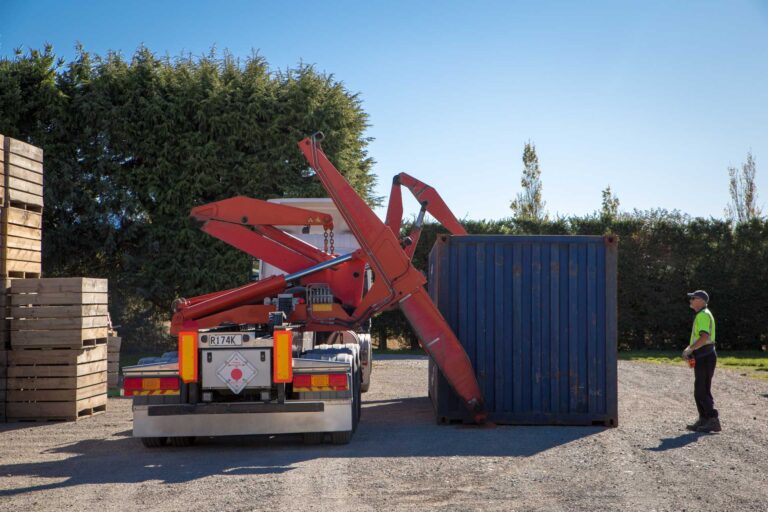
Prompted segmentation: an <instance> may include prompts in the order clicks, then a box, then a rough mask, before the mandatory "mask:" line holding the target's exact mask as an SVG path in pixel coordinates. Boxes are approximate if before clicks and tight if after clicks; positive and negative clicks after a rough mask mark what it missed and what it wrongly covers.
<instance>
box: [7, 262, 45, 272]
mask: <svg viewBox="0 0 768 512" xmlns="http://www.w3.org/2000/svg"><path fill="white" fill-rule="evenodd" d="M2 267H3V272H5V273H6V274H9V273H11V272H34V273H36V274H40V273H41V272H42V267H41V265H40V262H34V261H17V260H6V261H5V262H3V264H2Z"/></svg>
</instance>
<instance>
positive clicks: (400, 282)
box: [299, 133, 487, 422]
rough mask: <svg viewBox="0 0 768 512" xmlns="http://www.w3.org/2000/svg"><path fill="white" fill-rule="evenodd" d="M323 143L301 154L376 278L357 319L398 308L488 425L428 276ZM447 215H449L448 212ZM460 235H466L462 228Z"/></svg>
mask: <svg viewBox="0 0 768 512" xmlns="http://www.w3.org/2000/svg"><path fill="white" fill-rule="evenodd" d="M320 140H322V134H319V133H318V134H316V135H314V136H312V137H311V138H310V137H308V138H306V139H304V140H302V141H301V142H299V148H300V149H301V151H302V152H303V153H304V156H305V157H306V159H307V161H308V162H309V164H310V166H311V167H312V168H313V169H314V170H315V172H316V173H317V176H318V177H319V178H320V181H321V182H322V184H323V187H324V188H325V190H326V191H327V192H328V195H330V196H331V198H332V199H333V202H334V203H335V204H336V207H337V208H338V209H339V213H341V215H342V217H344V220H346V222H347V225H348V226H349V228H350V230H351V231H352V233H353V234H354V236H355V238H356V239H357V241H358V242H359V243H360V247H361V249H362V251H363V252H364V253H365V256H366V259H367V260H368V263H369V264H370V265H371V268H372V269H373V271H374V273H375V276H376V279H375V280H374V283H373V286H372V287H371V290H370V291H369V292H368V294H367V295H366V296H365V297H364V298H363V301H362V303H361V304H360V305H359V306H358V307H357V309H355V311H354V313H353V314H352V317H353V319H354V320H355V321H362V320H363V319H367V318H370V316H372V315H373V314H374V313H376V312H378V311H381V310H383V309H384V308H386V307H388V306H389V305H392V304H394V303H399V304H400V307H401V309H402V310H403V313H405V316H406V318H407V319H408V321H409V323H410V324H411V325H412V326H413V328H414V330H415V331H416V334H417V336H418V337H419V341H420V342H421V346H422V348H423V349H424V350H425V351H426V352H427V353H428V354H429V355H430V356H431V357H432V359H433V360H434V361H435V363H436V364H437V365H438V367H439V368H440V369H441V370H442V372H443V374H444V375H445V377H446V380H448V382H449V383H450V384H451V386H452V387H453V389H454V390H455V391H456V393H457V394H458V395H459V396H460V397H461V398H462V400H463V401H464V403H465V405H466V406H467V408H468V409H469V410H470V411H472V413H473V414H474V418H475V420H476V421H478V422H482V421H484V420H485V418H486V416H487V413H486V412H485V407H484V404H483V397H482V393H481V391H480V386H479V384H478V382H477V379H476V378H475V373H474V370H473V369H472V363H471V362H470V360H469V357H467V354H466V352H465V351H464V348H463V347H462V346H461V343H459V340H458V339H457V338H456V335H454V334H453V331H451V328H450V326H448V324H447V323H446V321H445V319H444V318H443V316H442V315H441V314H440V311H439V310H438V309H437V306H435V304H434V303H433V302H432V301H431V299H430V298H429V295H427V292H426V290H425V289H424V284H425V282H426V281H425V279H424V276H423V275H422V274H421V272H419V271H418V270H417V269H416V268H415V267H414V266H413V264H412V263H411V260H410V258H409V257H408V255H406V253H405V252H404V251H403V249H402V248H401V247H400V243H399V241H398V239H397V236H396V235H395V232H394V231H392V230H391V226H387V225H385V224H384V223H383V222H382V221H381V220H380V219H379V218H378V217H377V216H376V214H375V213H373V211H372V210H371V209H370V208H369V207H368V205H367V204H365V201H363V200H362V198H360V196H359V195H357V193H356V192H355V191H354V189H353V188H352V186H351V185H350V184H349V183H348V182H347V180H345V179H344V177H343V176H342V175H341V173H339V171H338V170H337V169H336V168H335V167H334V166H333V164H332V163H331V162H330V161H329V160H328V158H327V157H326V155H325V153H323V151H322V150H321V149H320V147H319V141H320ZM425 193H426V196H425V200H428V199H429V198H432V199H433V198H434V196H433V195H429V193H428V191H425V190H421V191H420V194H422V195H423V194H425ZM434 195H436V193H435V194H434ZM418 197H419V196H417V198H418ZM437 197H438V198H439V196H437ZM440 202H441V203H442V200H441V201H440ZM443 206H444V203H443ZM401 209H402V206H401ZM445 211H448V212H449V213H450V211H449V210H448V209H447V207H445ZM393 215H394V212H393ZM451 217H452V218H453V215H452V214H451ZM454 220H455V218H454ZM457 224H458V221H457ZM453 227H454V228H455V226H453ZM459 227H460V225H459ZM460 229H461V230H462V231H463V228H461V227H460Z"/></svg>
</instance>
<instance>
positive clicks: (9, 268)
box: [1, 137, 43, 284]
mask: <svg viewBox="0 0 768 512" xmlns="http://www.w3.org/2000/svg"><path fill="white" fill-rule="evenodd" d="M3 153H4V164H5V165H4V173H3V197H4V199H3V201H2V203H3V212H2V213H3V214H2V244H3V247H2V251H3V252H2V262H1V265H2V272H3V275H4V276H5V278H6V279H9V278H10V279H13V278H28V277H40V273H41V263H40V262H41V261H42V259H41V249H42V247H41V240H42V225H43V216H42V212H43V150H42V149H40V148H38V147H35V146H32V145H30V144H26V143H24V142H21V141H18V140H16V139H12V138H10V137H5V138H4V141H3ZM6 284H7V283H6Z"/></svg>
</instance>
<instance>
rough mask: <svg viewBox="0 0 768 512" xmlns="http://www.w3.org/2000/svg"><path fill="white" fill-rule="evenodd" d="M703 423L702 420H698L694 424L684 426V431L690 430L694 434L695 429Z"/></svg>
mask: <svg viewBox="0 0 768 512" xmlns="http://www.w3.org/2000/svg"><path fill="white" fill-rule="evenodd" d="M703 423H704V418H699V419H697V420H696V421H695V422H694V423H691V424H690V425H686V426H685V429H686V430H690V431H692V432H696V429H697V428H699V427H700V426H701V425H702V424H703Z"/></svg>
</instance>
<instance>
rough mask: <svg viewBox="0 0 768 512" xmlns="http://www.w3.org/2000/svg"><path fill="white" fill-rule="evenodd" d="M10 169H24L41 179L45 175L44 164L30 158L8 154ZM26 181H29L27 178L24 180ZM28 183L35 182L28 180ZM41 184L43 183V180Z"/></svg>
mask: <svg viewBox="0 0 768 512" xmlns="http://www.w3.org/2000/svg"><path fill="white" fill-rule="evenodd" d="M8 167H18V168H21V169H24V170H25V171H29V172H32V173H35V174H37V175H39V176H41V177H42V175H43V164H41V163H40V162H35V161H34V160H30V159H29V158H25V157H23V156H21V155H16V154H14V153H8ZM24 179H27V178H24ZM27 181H34V180H27ZM36 183H37V182H36ZM39 183H42V179H41V181H40V182H39Z"/></svg>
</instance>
